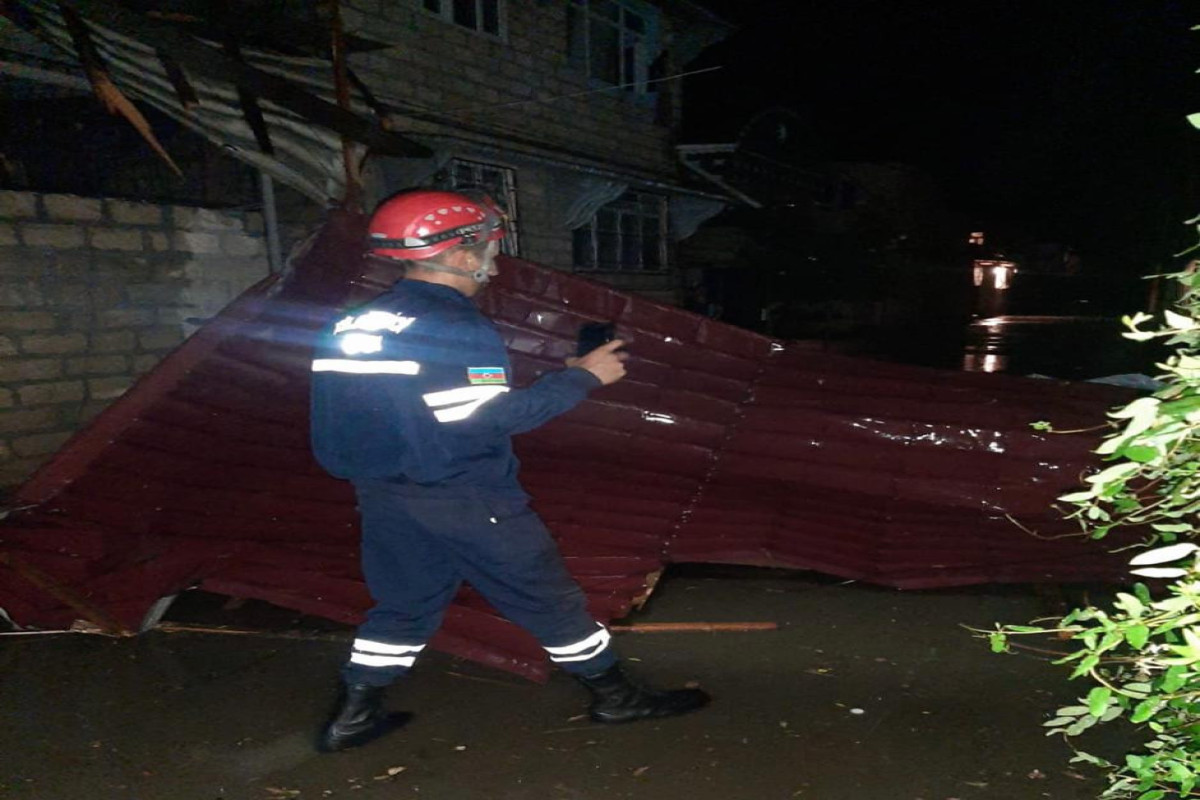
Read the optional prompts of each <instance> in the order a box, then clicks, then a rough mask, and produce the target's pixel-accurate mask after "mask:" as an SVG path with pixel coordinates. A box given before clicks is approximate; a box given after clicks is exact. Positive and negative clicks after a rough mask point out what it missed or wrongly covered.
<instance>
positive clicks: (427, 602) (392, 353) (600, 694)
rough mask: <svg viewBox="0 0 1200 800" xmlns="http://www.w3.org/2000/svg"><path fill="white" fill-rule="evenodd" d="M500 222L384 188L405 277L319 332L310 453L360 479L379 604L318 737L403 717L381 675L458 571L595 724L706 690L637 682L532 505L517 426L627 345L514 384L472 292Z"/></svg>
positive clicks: (380, 232)
mask: <svg viewBox="0 0 1200 800" xmlns="http://www.w3.org/2000/svg"><path fill="white" fill-rule="evenodd" d="M503 235H504V228H503V224H502V217H501V215H500V212H499V211H498V210H497V209H496V208H495V207H494V206H493V205H492V204H491V203H490V201H481V200H477V199H473V198H471V197H468V196H466V195H462V194H457V193H450V192H439V191H413V192H407V193H403V194H400V195H397V196H395V197H392V198H391V199H389V200H387V201H385V202H384V203H383V204H382V205H380V207H379V208H378V209H377V210H376V212H375V214H374V215H373V217H372V219H371V223H370V227H369V234H368V242H367V247H368V250H369V251H370V252H371V253H372V254H373V255H375V256H378V257H383V258H391V259H399V260H402V261H404V262H405V268H406V277H405V279H403V280H401V281H398V282H397V283H396V284H395V285H394V286H393V287H392V288H391V289H390V290H389V291H388V292H386V293H384V294H383V295H381V296H379V297H378V298H376V299H375V300H373V301H371V302H370V303H368V304H367V305H365V306H363V307H362V308H359V309H357V310H355V311H353V312H351V313H349V314H347V315H345V316H344V317H342V318H341V319H339V320H338V321H337V322H335V323H334V324H333V325H332V326H330V327H329V328H328V329H326V330H325V331H324V333H323V334H322V336H321V338H320V340H319V342H318V345H317V349H316V353H315V358H314V361H313V364H312V369H313V376H312V379H313V381H312V384H313V386H312V439H313V451H314V453H315V454H316V457H317V459H318V461H319V462H320V463H321V465H322V466H323V467H324V468H325V469H326V470H328V471H329V472H330V473H332V474H333V475H335V476H337V477H340V478H346V479H349V480H350V481H351V482H352V483H353V484H354V488H355V490H356V493H357V497H358V508H359V512H360V514H361V516H362V567H363V574H364V576H365V578H366V583H367V587H368V589H369V590H370V593H371V597H372V599H373V600H374V602H375V606H374V607H373V608H372V609H371V610H370V612H369V613H368V614H367V619H366V621H365V622H364V623H363V624H362V626H361V627H360V628H359V629H358V632H357V635H356V639H355V640H354V645H353V649H352V651H351V653H350V658H349V661H348V662H347V663H346V664H345V665H344V666H343V668H342V672H341V678H342V689H341V693H340V696H339V700H338V703H337V706H336V708H335V711H334V713H333V715H332V717H331V719H330V720H329V722H328V723H327V724H326V726H325V727H324V728H323V730H322V731H321V734H320V737H319V740H318V749H320V750H322V751H325V752H331V751H337V750H344V749H346V748H348V747H354V746H357V745H360V744H364V743H366V742H368V741H371V740H373V739H375V738H377V737H379V736H381V735H383V734H385V733H387V732H388V731H390V730H394V729H395V728H397V727H399V726H400V725H402V724H404V722H406V721H407V719H408V715H406V714H389V713H387V712H386V711H385V710H384V706H383V701H384V689H385V687H387V686H388V685H389V684H391V683H393V682H394V681H395V680H396V679H398V678H400V677H401V676H403V675H404V674H405V673H406V672H408V670H409V669H410V668H411V667H412V666H413V663H414V662H415V660H416V658H417V656H418V655H419V654H420V653H421V651H422V650H424V649H425V644H426V642H427V641H428V639H429V637H430V636H432V635H433V633H434V632H435V631H436V630H437V628H438V626H439V625H440V623H441V619H442V615H443V612H444V610H445V608H446V606H447V605H448V604H449V603H450V602H451V600H452V599H453V597H454V595H455V592H456V591H457V590H458V588H459V585H460V583H461V582H462V581H464V580H465V581H467V582H469V583H470V584H471V585H472V586H473V587H474V588H475V589H476V590H478V591H479V592H480V593H481V594H482V595H483V596H484V597H485V598H487V600H488V601H489V602H490V603H491V604H492V605H493V606H495V608H497V609H498V610H499V611H500V612H501V613H502V614H504V615H505V616H506V617H507V618H509V619H510V620H512V621H513V622H516V623H517V624H519V625H521V626H522V627H524V628H525V629H526V630H528V631H529V632H530V633H532V634H533V635H534V636H535V637H536V638H537V639H538V641H539V642H540V643H541V645H542V647H543V648H545V650H546V652H547V653H548V654H549V657H550V660H551V661H552V662H553V663H555V664H557V665H558V666H559V667H561V668H562V669H563V670H565V671H567V672H568V673H570V674H571V675H572V676H574V677H575V678H577V679H578V680H579V681H580V682H581V683H582V684H583V685H584V686H585V687H587V688H588V689H589V690H590V692H591V694H592V703H591V705H590V707H589V715H590V717H591V719H593V720H595V721H597V722H608V723H615V722H629V721H633V720H638V719H644V718H650V717H666V716H673V715H676V714H682V713H685V712H688V711H693V710H695V709H698V708H700V707H702V706H704V705H705V704H707V702H708V700H709V697H708V695H707V694H705V693H704V692H703V691H701V690H699V689H680V690H675V691H654V690H650V689H646V688H644V687H641V686H638V685H637V684H635V683H633V682H631V681H630V680H628V678H627V677H626V676H625V675H624V674H623V672H622V670H621V666H620V664H619V663H618V661H617V657H616V654H615V653H614V652H613V648H612V647H611V645H610V638H611V637H610V634H609V632H608V630H607V629H605V628H604V626H603V625H601V624H599V623H598V622H596V620H595V619H593V618H592V617H591V616H590V615H589V614H588V613H587V611H586V608H585V598H584V594H583V592H582V591H581V590H580V588H579V587H578V585H576V583H575V582H574V580H573V579H572V578H571V577H570V575H569V574H568V573H567V570H566V568H565V566H564V565H563V561H562V558H561V556H560V554H559V552H558V549H557V547H556V546H555V544H554V541H553V539H552V538H551V537H550V534H549V532H548V531H547V529H546V527H545V525H544V524H543V523H542V521H541V520H540V519H539V518H538V516H537V515H536V514H534V513H533V512H532V511H531V510H530V509H529V507H528V499H529V498H528V495H526V494H525V492H524V491H523V490H522V489H521V486H520V484H519V483H518V481H517V460H516V459H515V458H514V456H513V451H512V444H511V440H510V437H511V436H512V435H513V434H516V433H522V432H524V431H528V430H531V429H533V428H536V427H538V426H539V425H541V424H542V423H544V422H546V421H547V420H549V419H551V418H553V417H555V416H557V415H559V414H562V413H563V412H565V411H568V410H570V409H571V408H573V407H574V406H575V405H577V404H578V403H580V402H581V401H582V400H583V399H584V398H585V397H586V396H587V394H588V392H590V391H591V390H593V389H596V388H598V387H599V386H602V385H605V384H610V383H614V382H615V381H618V380H620V379H621V378H622V377H623V376H624V374H625V366H624V364H623V363H622V362H623V361H624V359H625V357H626V354H625V353H623V352H621V350H620V348H621V346H622V344H623V343H622V342H621V341H619V340H617V341H612V342H609V343H608V344H606V345H604V346H602V347H600V348H597V349H596V350H594V351H592V352H591V353H587V354H585V355H583V356H582V357H580V358H574V359H568V360H567V362H566V364H567V366H566V369H563V370H559V371H554V372H549V373H547V374H545V375H543V376H541V377H540V378H539V379H538V380H536V381H534V382H533V383H532V384H531V385H530V386H528V387H525V388H515V387H513V386H511V385H510V381H511V377H512V376H511V367H510V365H509V360H508V356H507V353H506V351H505V347H504V343H503V341H502V340H501V338H500V335H499V333H498V332H497V330H496V329H495V327H493V325H492V324H491V322H490V321H489V320H488V319H487V318H486V317H484V316H483V314H481V313H480V312H479V310H478V309H477V308H476V307H475V304H474V303H473V302H472V300H471V298H472V297H474V296H475V295H476V294H477V293H478V292H479V291H480V290H481V289H482V288H483V287H484V286H485V285H486V284H487V282H488V279H489V278H491V277H492V276H494V275H496V274H497V272H496V264H495V256H496V254H497V252H498V250H499V239H500V238H502V237H503Z"/></svg>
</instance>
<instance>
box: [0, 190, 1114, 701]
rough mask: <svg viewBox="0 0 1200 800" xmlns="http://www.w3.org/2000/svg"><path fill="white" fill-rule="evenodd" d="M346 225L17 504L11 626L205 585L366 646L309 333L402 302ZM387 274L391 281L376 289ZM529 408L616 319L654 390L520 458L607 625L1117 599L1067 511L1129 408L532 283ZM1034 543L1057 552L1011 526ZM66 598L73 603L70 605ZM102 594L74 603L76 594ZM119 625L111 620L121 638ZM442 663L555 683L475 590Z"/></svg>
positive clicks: (107, 612)
mask: <svg viewBox="0 0 1200 800" xmlns="http://www.w3.org/2000/svg"><path fill="white" fill-rule="evenodd" d="M361 233H362V219H361V218H357V217H351V216H348V215H343V214H338V215H335V216H334V217H333V218H332V219H331V221H330V223H329V224H327V225H326V226H325V227H324V228H323V229H322V231H321V234H320V235H319V236H318V237H317V239H316V241H315V242H314V244H313V246H312V248H311V249H310V250H309V252H308V253H307V254H306V255H304V256H303V257H301V258H300V259H299V260H298V261H297V263H296V264H295V266H294V268H293V269H292V270H291V271H289V272H288V273H287V274H286V275H285V276H284V277H283V278H282V279H278V280H275V279H272V280H268V281H266V282H264V283H262V284H260V285H259V286H256V287H255V288H253V289H251V290H250V291H248V292H247V293H246V294H245V295H244V296H243V297H242V298H240V299H239V300H238V301H237V302H236V303H234V304H233V305H232V306H231V307H230V308H228V309H227V310H226V311H225V312H223V313H222V314H221V315H220V317H218V318H217V319H215V320H213V321H212V322H211V323H209V324H208V325H206V326H205V327H204V328H203V329H201V330H200V331H199V332H197V333H196V334H195V335H194V336H193V337H192V338H191V339H189V340H188V341H187V342H186V343H185V344H184V345H183V346H181V347H180V348H179V349H178V350H177V351H175V352H174V353H173V354H172V355H171V356H170V357H168V358H167V359H165V360H164V361H163V362H162V363H161V364H160V365H159V367H158V368H157V369H156V370H154V371H153V372H152V373H150V374H149V375H147V376H146V377H145V378H144V379H143V380H142V381H141V382H139V383H138V384H137V385H136V386H135V387H134V388H133V389H132V390H131V391H130V392H129V393H128V394H126V395H125V396H124V397H122V398H121V399H120V400H119V401H117V402H116V403H115V404H114V405H113V406H111V407H110V408H109V409H108V410H107V411H106V412H104V413H103V414H102V415H100V416H99V417H98V418H97V419H96V420H95V421H94V422H93V423H92V424H91V425H90V426H89V427H88V428H87V429H85V430H84V431H82V432H80V433H79V434H78V435H77V436H75V437H74V438H73V439H72V440H71V441H70V442H69V443H68V444H67V445H66V446H65V447H63V449H62V450H61V451H60V452H59V453H58V454H57V455H56V456H55V458H54V459H53V460H52V461H50V462H49V463H48V464H46V465H45V466H44V467H43V468H42V469H41V470H40V471H39V472H38V473H37V474H36V475H34V476H33V478H32V479H31V480H30V481H29V482H28V483H27V484H26V485H25V486H24V487H22V489H21V490H20V492H19V494H18V497H17V504H18V505H20V506H29V507H28V508H25V509H23V510H21V511H19V512H15V513H13V514H12V515H10V517H9V519H8V520H7V521H6V523H5V524H4V525H3V527H0V548H2V550H3V553H4V554H5V555H6V557H7V566H0V607H2V608H4V609H6V610H7V613H8V614H9V615H10V616H11V617H12V618H13V619H14V620H16V621H17V622H18V623H21V624H24V625H40V626H47V627H55V626H57V627H62V626H66V625H68V624H70V623H71V622H72V620H74V619H76V618H78V617H79V616H80V609H81V608H82V607H84V606H88V607H90V608H91V609H93V610H94V611H96V612H97V613H99V614H100V615H101V616H107V617H108V618H110V619H111V620H112V621H113V622H114V623H116V624H119V625H122V626H124V627H126V628H129V629H133V630H136V629H137V628H138V626H139V625H140V623H141V621H142V620H143V619H144V618H145V616H146V614H147V611H148V610H149V609H150V608H151V607H152V606H153V605H154V603H155V602H156V601H157V600H158V599H159V598H161V597H164V596H168V595H171V594H174V593H176V592H178V591H180V590H181V589H184V588H187V587H191V586H198V587H200V588H202V589H205V590H207V591H211V592H216V593H222V594H228V595H234V596H238V597H247V598H257V599H261V600H265V601H269V602H271V603H274V604H277V605H279V606H283V607H286V608H291V609H295V610H298V611H301V612H305V613H309V614H315V615H319V616H322V617H327V618H330V619H334V620H339V621H342V622H346V623H356V622H358V621H359V619H360V618H361V615H362V614H363V612H364V611H365V610H366V609H367V608H368V607H369V605H370V600H369V598H368V596H367V592H366V590H365V587H364V586H363V584H362V581H361V578H360V575H359V568H358V534H357V516H356V512H355V507H354V499H353V494H352V491H351V489H350V487H349V485H348V484H346V483H344V482H342V481H338V480H335V479H332V478H330V477H328V476H326V475H325V474H324V473H323V472H322V471H321V470H320V468H319V467H318V466H317V465H316V464H315V462H314V461H313V459H312V457H311V455H310V453H309V450H308V377H309V368H310V366H309V362H310V358H309V348H310V340H311V337H312V334H313V333H314V332H315V331H316V330H317V329H318V328H319V327H320V326H321V325H322V324H324V322H325V321H327V320H328V319H329V318H331V317H332V316H333V315H334V314H335V313H337V311H338V310H339V309H341V308H344V307H345V306H346V305H347V304H352V303H354V302H357V301H359V300H361V299H364V298H365V297H366V296H369V295H370V294H371V293H373V292H377V291H379V290H380V288H382V287H383V286H386V285H388V284H390V282H391V281H392V280H394V279H396V278H397V277H398V276H397V275H395V274H392V273H389V272H388V270H389V269H390V268H389V267H387V266H386V265H384V264H382V263H380V262H376V261H364V260H363V259H362V258H361V254H360V250H359V245H358V243H359V242H360V241H361ZM364 267H366V269H365V270H364ZM483 306H484V310H485V311H486V313H488V314H489V316H491V317H492V318H493V319H494V320H495V321H496V322H497V323H498V324H499V326H500V328H501V330H502V332H503V334H504V336H505V338H506V340H507V342H508V344H509V348H510V350H511V353H512V356H513V364H514V370H515V372H516V373H517V382H518V383H520V382H522V381H525V380H528V379H530V378H531V377H532V376H534V375H535V374H536V373H538V372H539V371H543V370H547V369H554V368H557V367H558V366H559V365H560V364H561V362H562V359H563V358H565V357H567V356H569V355H572V351H573V348H574V342H575V336H576V332H577V329H578V327H579V325H580V323H581V322H584V321H588V320H615V321H616V322H617V324H618V329H619V332H620V335H621V336H622V337H623V338H628V339H631V340H632V341H631V345H630V352H631V354H632V359H631V361H630V362H629V377H628V378H627V379H626V380H624V381H622V382H620V383H618V384H615V385H613V386H610V387H606V388H605V389H603V390H600V391H598V392H596V393H595V394H594V395H593V396H592V398H591V399H589V400H588V401H587V402H585V403H584V404H583V405H582V406H581V407H579V408H577V409H575V410H574V411H572V412H571V413H569V414H567V415H564V416H563V417H561V418H559V419H557V420H555V421H553V422H552V423H550V424H549V425H546V426H545V427H543V428H541V429H539V430H538V431H535V432H533V433H531V434H527V435H524V436H521V437H518V440H517V451H518V455H519V456H520V458H521V460H522V464H523V469H522V478H523V482H524V483H525V485H526V488H527V489H528V490H529V491H530V493H531V494H532V495H533V497H534V504H535V507H536V508H537V510H538V511H539V512H540V513H541V514H542V516H543V517H544V518H545V520H546V522H547V523H548V524H549V526H550V528H551V529H552V530H553V532H554V533H555V535H556V536H557V537H558V539H559V542H560V545H561V548H562V551H563V553H564V555H565V557H566V559H567V563H568V566H569V567H570V569H571V571H572V573H573V574H574V575H575V576H576V578H578V580H579V581H580V583H581V584H582V585H583V587H584V589H585V590H586V592H587V594H588V597H589V599H590V601H591V604H592V608H593V610H594V612H595V613H596V614H597V616H598V617H600V618H602V619H605V620H608V619H613V618H616V617H621V616H624V615H625V614H627V613H628V612H629V610H630V609H631V608H632V607H633V606H634V604H635V603H636V602H638V600H639V599H640V598H643V597H644V596H646V595H647V593H648V592H649V591H650V590H651V589H652V588H653V583H654V581H655V580H656V579H657V575H658V574H659V573H660V572H661V570H662V569H663V567H664V565H666V564H669V563H671V562H710V563H735V564H750V565H768V566H782V567H793V568H798V569H811V570H817V571H820V572H824V573H828V574H830V575H835V576H841V577H844V578H847V579H857V580H863V581H868V582H871V583H875V584H879V585H884V586H893V587H900V588H929V587H940V586H953V585H962V584H974V583H985V582H1013V581H1070V580H1090V579H1104V578H1110V577H1114V576H1115V575H1116V574H1117V571H1118V570H1120V568H1121V567H1120V562H1118V561H1116V560H1114V559H1113V558H1112V557H1111V556H1109V555H1108V554H1107V553H1106V552H1105V551H1104V550H1103V549H1102V548H1100V547H1099V546H1098V545H1096V544H1094V543H1091V542H1087V541H1083V540H1080V539H1079V538H1071V537H1068V538H1053V537H1058V536H1060V535H1062V534H1069V533H1072V532H1073V531H1074V530H1075V527H1074V525H1073V524H1072V523H1069V522H1065V521H1063V520H1062V519H1061V518H1059V516H1058V514H1057V513H1056V512H1054V511H1053V510H1052V509H1051V508H1050V504H1051V502H1052V501H1053V499H1054V498H1055V497H1056V496H1058V495H1059V494H1062V493H1063V492H1064V491H1066V490H1068V489H1070V488H1071V487H1072V486H1074V485H1075V484H1076V483H1077V482H1078V480H1079V477H1080V475H1081V473H1082V472H1083V471H1084V470H1086V469H1087V468H1088V467H1089V466H1090V465H1092V464H1093V460H1094V457H1093V456H1092V455H1091V453H1090V450H1091V449H1092V448H1093V447H1094V446H1095V445H1096V444H1097V442H1098V440H1097V439H1096V438H1095V437H1096V436H1097V435H1098V434H1093V435H1091V436H1088V435H1083V436H1058V435H1048V434H1044V433H1039V432H1035V431H1033V430H1032V429H1031V428H1030V426H1029V423H1030V422H1031V421H1033V420H1037V419H1050V420H1052V421H1054V423H1055V424H1056V425H1057V426H1059V427H1063V428H1089V427H1092V426H1095V425H1097V424H1098V423H1099V422H1100V421H1102V419H1103V414H1104V412H1105V410H1106V409H1107V408H1108V407H1110V406H1111V405H1113V404H1115V403H1117V402H1121V401H1123V400H1125V399H1127V398H1128V393H1127V392H1125V391H1123V390H1117V389H1113V388H1111V387H1102V386H1094V385H1089V384H1066V383H1059V382H1052V381H1045V380H1031V379H1024V378H1016V377H1009V376H1002V375H982V374H969V373H956V372H949V371H939V370H932V369H925V368H919V367H910V366H902V365H892V364H884V363H879V362H874V361H867V360H863V359H857V358H851V357H845V356H838V355H831V354H828V353H824V352H820V351H817V350H813V349H808V348H805V347H803V346H801V345H797V344H791V343H780V342H774V341H772V340H770V339H767V338H764V337H762V336H759V335H756V334H754V333H750V332H747V331H744V330H740V329H737V328H733V327H731V326H728V325H723V324H721V323H718V322H714V321H712V320H708V319H706V318H704V317H700V316H697V315H694V314H690V313H687V312H684V311H681V310H678V309H673V308H669V307H666V306H661V305H657V304H654V303H651V302H649V301H646V300H642V299H639V298H636V297H633V296H631V295H627V294H622V293H620V292H617V291H614V290H612V289H610V288H608V287H605V286H603V285H600V284H596V283H593V282H590V281H586V280H582V279H579V278H577V277H574V276H571V275H567V274H564V273H561V272H558V271H555V270H552V269H548V268H545V267H540V266H538V265H535V264H531V263H528V262H523V261H516V260H511V259H510V260H506V261H504V262H502V275H501V277H500V279H499V280H498V283H497V285H496V286H494V287H493V288H492V289H490V290H489V291H488V292H487V293H486V294H485V295H484V299H483ZM1010 517H1014V518H1017V519H1019V520H1020V521H1021V522H1022V524H1023V525H1024V526H1026V527H1028V528H1031V529H1034V530H1036V531H1037V532H1038V534H1040V537H1035V536H1032V535H1030V533H1028V532H1026V531H1024V530H1022V529H1021V528H1019V527H1018V526H1017V525H1015V524H1014V523H1013V521H1012V520H1011V519H1010ZM48 589H49V591H48ZM72 592H73V593H74V594H75V595H77V598H76V599H74V601H73V599H72V597H71V593H72ZM102 621H103V620H102ZM432 644H433V646H434V647H436V648H438V649H441V650H444V651H447V652H451V653H454V654H457V655H461V656H465V657H469V658H473V659H477V660H479V661H482V662H485V663H488V664H491V665H493V666H497V667H500V668H502V669H508V670H511V671H514V672H517V673H520V674H523V675H526V676H528V677H531V678H535V679H540V678H544V677H545V675H546V673H547V667H546V664H545V661H544V658H543V654H542V651H541V650H540V648H538V647H537V645H536V643H535V642H534V640H533V639H532V638H531V637H529V636H528V635H526V634H525V633H524V632H523V631H521V630H520V629H518V628H516V627H515V626H514V625H512V624H511V623H509V622H507V621H505V620H503V619H501V618H500V617H498V616H497V615H495V613H494V612H492V610H491V609H490V608H489V607H488V606H487V604H486V603H485V602H484V601H483V600H482V599H481V598H480V597H479V596H478V595H476V594H475V593H473V592H472V591H470V589H464V591H463V592H461V593H460V596H459V597H458V598H457V600H456V602H455V603H454V605H453V606H452V608H451V609H450V611H449V613H448V614H447V616H446V620H445V624H444V627H443V629H442V630H441V632H440V633H439V634H438V635H437V636H436V637H435V639H434V641H433V642H432Z"/></svg>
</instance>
